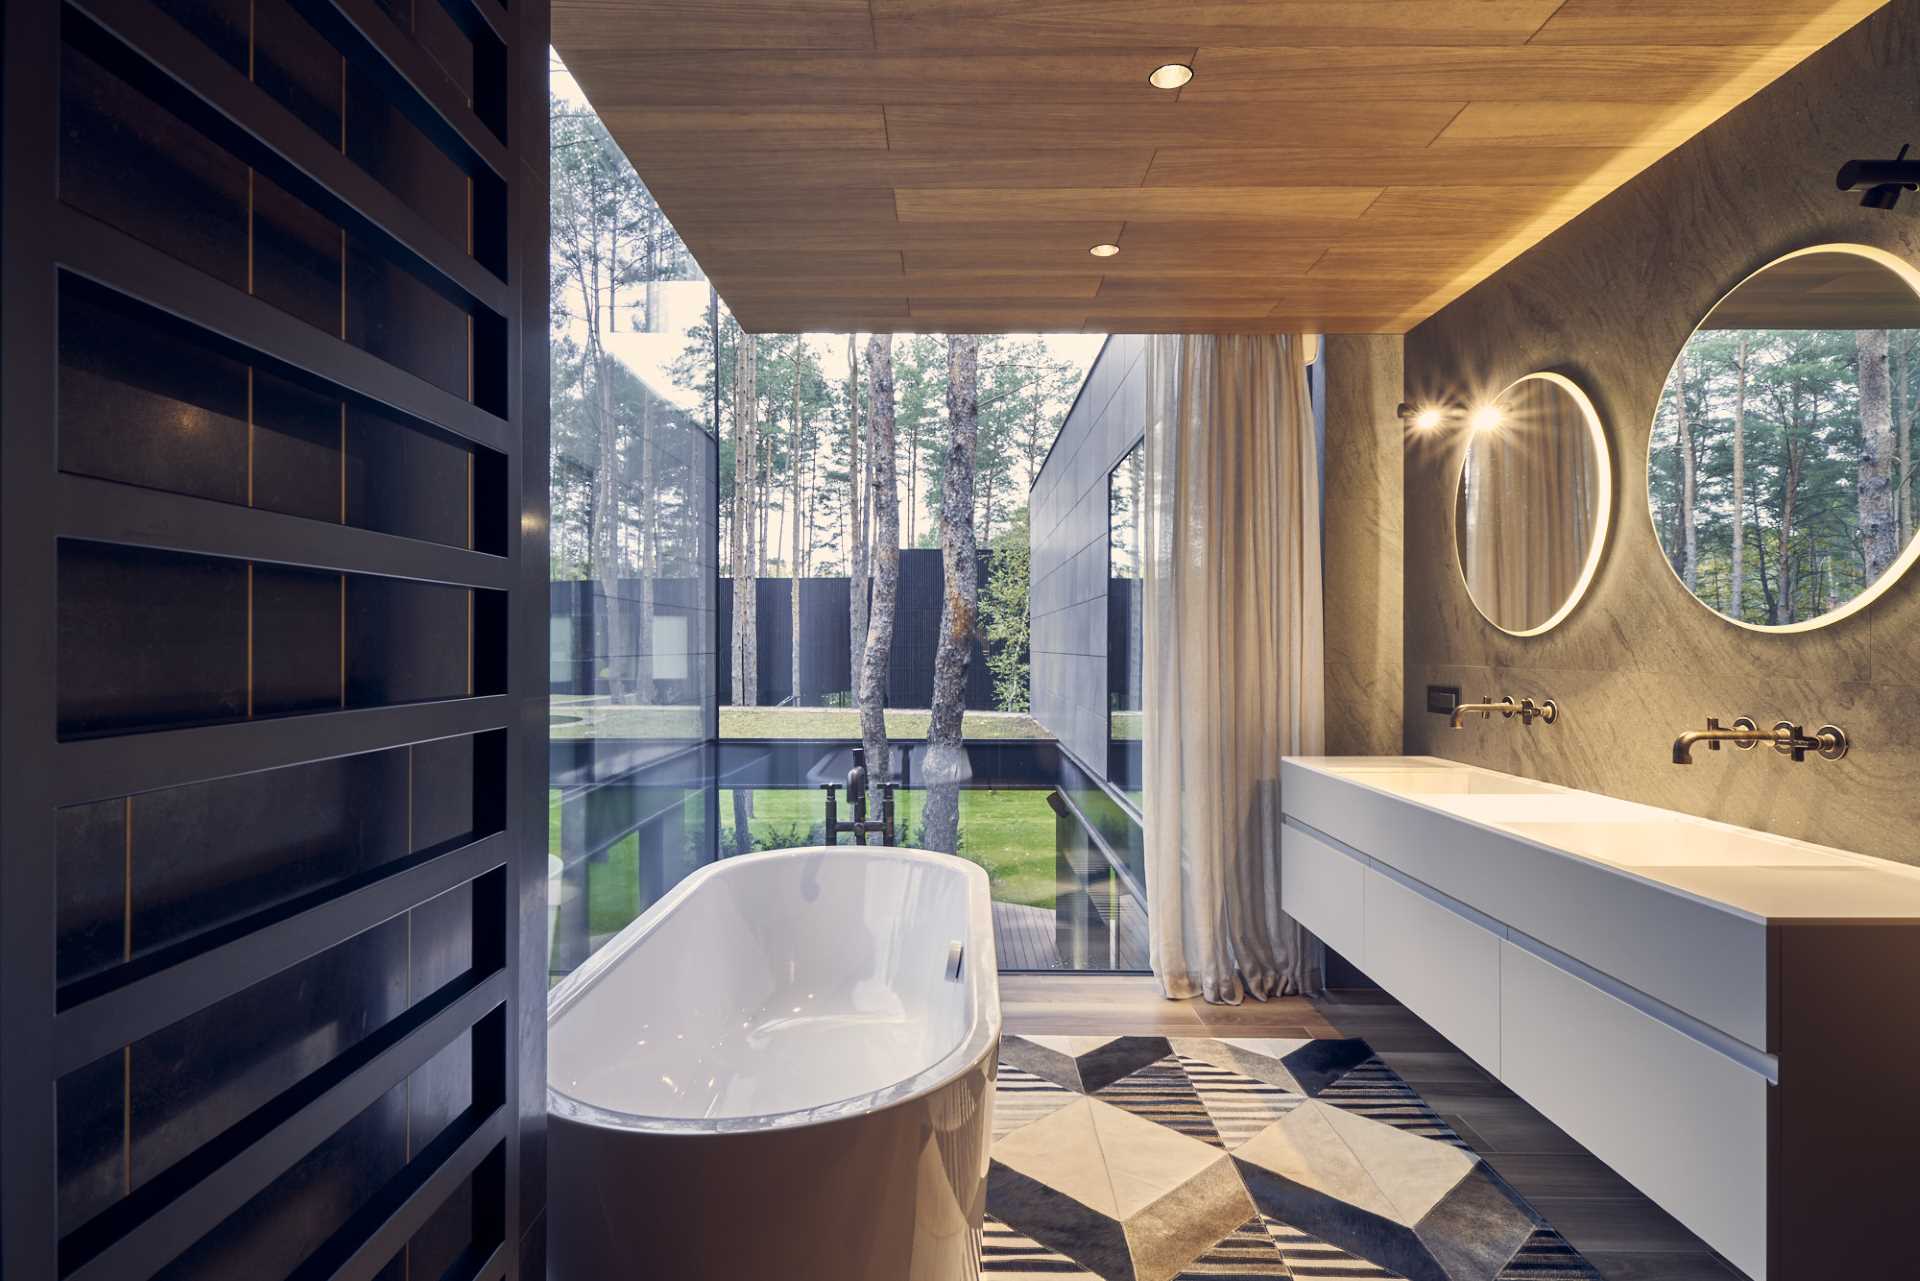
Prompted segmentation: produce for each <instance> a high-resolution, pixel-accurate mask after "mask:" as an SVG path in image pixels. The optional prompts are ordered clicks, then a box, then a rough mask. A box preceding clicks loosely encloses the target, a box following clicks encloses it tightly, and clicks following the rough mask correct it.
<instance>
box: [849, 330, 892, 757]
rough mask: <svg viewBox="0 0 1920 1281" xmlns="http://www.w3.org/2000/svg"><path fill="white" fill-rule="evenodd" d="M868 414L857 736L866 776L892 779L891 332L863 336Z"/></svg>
mask: <svg viewBox="0 0 1920 1281" xmlns="http://www.w3.org/2000/svg"><path fill="white" fill-rule="evenodd" d="M867 380H868V382H867V385H868V387H869V388H870V391H871V395H872V397H873V403H872V405H871V406H869V409H868V413H869V416H870V421H871V424H872V431H873V435H872V437H871V440H870V442H869V443H870V445H871V449H870V451H869V452H870V455H871V457H872V459H873V495H872V498H871V500H870V501H871V505H872V508H873V557H872V574H873V607H872V611H871V613H870V614H869V616H868V619H867V649H866V653H865V654H864V655H862V656H861V662H860V688H859V703H860V738H861V741H862V743H864V745H865V746H866V749H867V775H868V777H869V778H872V779H875V780H879V779H885V778H891V777H892V774H893V771H892V762H891V761H890V760H889V759H888V756H887V720H886V715H887V713H886V708H887V670H888V659H889V658H890V657H891V651H892V649H893V611H894V604H895V602H896V600H897V599H898V597H899V594H900V488H899V476H898V474H897V473H898V464H897V461H896V459H895V457H894V439H893V335H892V334H875V335H873V336H872V337H871V338H869V339H867Z"/></svg>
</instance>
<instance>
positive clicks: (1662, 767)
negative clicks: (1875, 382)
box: [1405, 0, 1920, 863]
mask: <svg viewBox="0 0 1920 1281" xmlns="http://www.w3.org/2000/svg"><path fill="white" fill-rule="evenodd" d="M1907 141H1912V142H1914V143H1916V144H1920V0H1894V3H1892V4H1890V5H1888V6H1887V7H1886V8H1885V9H1882V10H1880V11H1879V12H1878V13H1876V14H1875V15H1874V16H1873V17H1871V18H1869V19H1867V20H1866V21H1865V22H1863V23H1862V24H1861V25H1860V26H1858V27H1856V28H1855V29H1854V30H1852V31H1851V32H1849V33H1848V34H1846V35H1845V36H1843V37H1841V38H1840V39H1839V40H1838V41H1836V42H1835V43H1834V44H1832V45H1830V46H1828V47H1827V48H1826V49H1823V50H1821V51H1820V52H1818V53H1816V54H1815V55H1814V56H1813V57H1811V58H1810V59H1808V60H1807V61H1806V62H1805V63H1804V64H1802V65H1801V66H1800V67H1799V68H1797V69H1796V70H1795V71H1793V72H1791V73H1790V74H1788V75H1787V76H1785V77H1784V78H1782V79H1781V80H1779V81H1777V82H1776V83H1774V84H1773V85H1771V86H1769V87H1768V88H1767V89H1765V90H1763V91H1762V92H1761V93H1759V94H1758V95H1756V96H1755V97H1754V98H1752V99H1750V100H1749V101H1748V102H1746V103H1745V104H1743V105H1742V106H1740V107H1738V108H1736V109H1735V110H1734V111H1732V112H1731V113H1729V114H1728V115H1727V116H1726V117H1725V118H1723V119H1722V120H1721V121H1719V122H1718V123H1717V124H1715V125H1713V126H1712V127H1711V128H1709V129H1707V130H1705V131H1704V132H1703V133H1701V134H1700V135H1699V136H1698V137H1696V138H1694V139H1693V140H1692V141H1690V142H1689V143H1687V144H1686V145H1685V146H1683V147H1681V148H1680V149H1679V150H1677V151H1676V152H1674V153H1673V154H1672V155H1670V156H1668V157H1666V158H1665V159H1664V160H1662V161H1661V162H1659V163H1658V164H1657V165H1655V166H1653V167H1652V168H1651V169H1649V170H1648V171H1647V172H1645V173H1644V174H1642V175H1640V176H1639V177H1638V178H1636V179H1635V180H1634V181H1633V182H1631V183H1629V184H1628V185H1627V186H1625V187H1623V188H1622V189H1621V190H1619V191H1618V192H1615V193H1614V194H1613V195H1612V196H1610V197H1608V198H1607V199H1606V200H1604V201H1602V202H1601V203H1600V204H1599V205H1597V206H1595V207H1594V208H1593V209H1591V210H1589V211H1588V212H1587V213H1585V214H1583V215H1582V216H1580V217H1579V218H1578V219H1576V220H1575V221H1573V222H1572V223H1570V224H1569V225H1568V226H1566V227H1564V228H1562V229H1561V230H1560V231H1558V232H1557V233H1555V234H1554V235H1553V236H1551V237H1549V238H1548V239H1547V240H1546V241H1544V242H1543V243H1541V244H1540V245H1538V246H1536V247H1535V248H1534V249H1532V250H1531V251H1529V252H1528V253H1526V254H1525V255H1523V256H1522V257H1521V258H1519V259H1518V260H1517V261H1515V262H1514V263H1512V264H1511V265H1509V266H1508V267H1507V268H1505V269H1504V270H1502V271H1501V272H1499V273H1498V274H1497V275H1495V276H1494V277H1493V278H1492V279H1490V280H1488V281H1487V282H1485V283H1484V284H1482V285H1481V286H1479V287H1478V288H1476V289H1474V290H1473V291H1471V292H1470V293H1468V294H1467V295H1465V296H1464V297H1463V298H1461V299H1460V300H1458V301H1456V302H1455V303H1453V304H1452V305H1451V306H1449V307H1447V308H1446V309H1445V310H1443V311H1441V312H1440V313H1439V314H1438V315H1436V316H1434V317H1433V318H1432V319H1430V320H1428V321H1427V322H1426V323H1424V324H1423V325H1421V326H1420V327H1419V328H1417V329H1416V330H1415V331H1414V332H1413V333H1411V334H1410V335H1408V337H1407V343H1406V376H1407V387H1408V391H1409V392H1410V393H1412V394H1413V395H1414V396H1416V397H1417V396H1421V395H1436V394H1444V393H1448V392H1453V393H1456V394H1462V395H1466V396H1469V397H1471V396H1473V395H1475V394H1476V393H1478V394H1487V393H1490V392H1494V391H1497V390H1498V389H1499V388H1501V387H1503V386H1505V385H1506V384H1507V383H1508V382H1510V381H1512V380H1513V379H1515V378H1517V377H1519V376H1520V375H1522V374H1525V373H1528V372H1530V371H1533V370H1541V369H1546V370H1555V371H1558V372H1560V373H1563V374H1565V375H1567V376H1568V377H1570V378H1572V379H1574V380H1575V381H1577V382H1578V383H1579V384H1580V385H1581V386H1582V387H1584V388H1585V389H1586V391H1587V393H1588V395H1590V396H1591V397H1592V398H1593V401H1594V404H1595V405H1596V406H1597V407H1598V409H1599V411H1600V415H1601V418H1602V421H1603V423H1604V424H1605V428H1606V434H1607V439H1608V443H1609V447H1610V452H1611V455H1612V459H1613V464H1614V469H1615V481H1616V484H1615V499H1614V508H1613V528H1612V534H1611V540H1610V544H1609V546H1608V548H1607V551H1606V555H1605V558H1604V560H1603V561H1602V563H1601V566H1600V570H1599V573H1598V575H1597V576H1596V578H1595V580H1594V582H1593V586H1592V588H1591V590H1590V591H1589V593H1588V595H1587V597H1586V599H1585V601H1584V602H1583V603H1582V604H1581V605H1580V607H1579V608H1578V609H1576V610H1575V611H1574V613H1573V614H1572V615H1571V616H1570V617H1569V618H1568V619H1567V621H1566V622H1564V623H1563V624H1561V626H1560V627H1558V628H1557V629H1555V630H1554V631H1552V632H1550V633H1548V634H1547V635H1545V636H1540V637H1534V638H1527V639H1522V638H1516V637H1511V636H1507V635H1504V634H1502V633H1501V632H1498V631H1496V630H1495V629H1494V628H1493V627H1492V626H1490V625H1489V624H1487V623H1486V622H1485V621H1484V620H1483V619H1482V618H1481V617H1480V615H1479V614H1478V613H1476V612H1475V610H1474V608H1473V605H1472V604H1471V602H1469V601H1468V599H1467V595H1466V591H1465V589H1464V587H1463V586H1462V584H1461V581H1460V575H1459V568H1458V564H1457V560H1456V557H1455V553H1454V545H1453V537H1452V530H1451V513H1452V509H1453V495H1454V485H1455V481H1456V479H1457V475H1458V470H1459V466H1460V454H1461V450H1462V449H1463V447H1464V443H1465V442H1464V440H1463V438H1462V437H1461V436H1460V434H1458V433H1449V434H1447V435H1444V436H1435V437H1432V438H1425V439H1415V440H1411V441H1410V442H1409V447H1408V451H1407V456H1406V470H1405V478H1406V546H1407V550H1406V567H1405V572H1406V684H1405V700H1406V701H1405V715H1406V745H1407V748H1408V750H1410V751H1414V752H1431V753H1434V754H1437V755H1443V756H1450V757H1454V758H1456V759H1460V760H1466V761H1472V762H1475V763H1478V764H1483V765H1488V766H1491V767H1494V768H1496V769H1502V770H1508V771H1511V772H1514V773H1518V774H1525V775H1529V776H1532V777H1536V778H1543V779H1548V780H1551V781H1553V782H1557V783H1564V784H1569V785H1572V786H1575V787H1582V788H1589V789H1592V790H1594V791H1598V792H1604V793H1608V794H1610V795H1614V796H1621V797H1626V798H1630V799H1633V800H1639V801H1646V802H1650V803H1653V804H1657V805H1663V806H1668V807H1671V808H1674V809H1679V810H1685V811H1690V812H1693V813H1696V814H1701V815H1706V816H1708V817H1712V818H1717V819H1725V820H1727V821H1730V822H1735V823H1740V824H1744V825H1747V826H1752V827H1758V828H1762V829H1765V830H1770V831H1775V832H1780V833H1784V834H1787V835H1791V836H1797V837H1803V838H1806V839H1810V840H1816V841H1821V842H1825V843H1829V844H1834V845H1839V846H1842V847H1846V848H1850V849H1855V850H1859V851H1862V852H1865V853H1869V854H1876V855H1880V856H1882V857H1886V858H1892V859H1899V860H1902V861H1905V862H1912V863H1920V840H1917V839H1916V838H1915V835H1914V833H1915V830H1916V828H1920V787H1916V782H1917V781H1920V574H1909V575H1908V576H1907V578H1906V579H1905V581H1903V582H1901V583H1898V584H1896V585H1895V586H1894V587H1893V589H1892V590H1891V591H1890V592H1889V593H1888V594H1887V595H1886V596H1884V597H1882V598H1881V599H1880V600H1879V601H1878V602H1876V603H1875V604H1874V605H1873V606H1871V607H1870V608H1868V609H1866V610H1864V611H1862V612H1861V613H1860V614H1858V615H1856V616H1854V617H1853V618H1850V619H1847V620H1845V621H1843V622H1841V623H1839V624H1837V625H1835V626H1832V627H1828V628H1825V629H1823V630H1820V631H1817V632H1812V633H1808V634H1804V635H1788V636H1777V635H1763V634H1754V633H1751V632H1746V631H1742V630H1740V629H1738V628H1736V627H1734V626H1732V625H1731V624H1729V623H1726V622H1724V621H1722V620H1721V619H1719V618H1718V617H1717V616H1715V615H1714V614H1712V613H1710V612H1709V611H1708V610H1707V609H1706V608H1705V607H1704V606H1702V605H1700V604H1699V603H1697V602H1696V601H1694V600H1693V599H1692V598H1691V597H1690V596H1689V595H1688V594H1687V593H1686V591H1685V589H1683V588H1682V587H1681V586H1680V584H1679V583H1678V582H1677V581H1676V580H1675V579H1674V577H1673V576H1672V574H1671V573H1670V572H1669V571H1668V570H1667V568H1666V565H1665V563H1664V559H1663V557H1662V554H1661V551H1660V548H1659V546H1658V544H1657V543H1656V542H1655V540H1654V534H1653V529H1652V526H1651V523H1650V521H1649V519H1648V514H1647V493H1646V446H1647V431H1648V425H1649V423H1650V422H1651V420H1652V416H1653V413H1654V409H1655V406H1656V404H1657V402H1658V399H1659V396H1660V391H1661V388H1662V385H1663V384H1664V382H1665V379H1666V375H1667V370H1668V368H1669V367H1670V366H1671V364H1672V363H1673V360H1674V357H1675V356H1676V355H1677V354H1678V352H1679V350H1680V348H1681V346H1682V345H1683V344H1684V343H1685V342H1686V340H1687V337H1688V335H1689V334H1690V332H1691V330H1692V327H1693V325H1694V324H1695V322H1696V321H1697V320H1698V319H1699V318H1700V316H1702V315H1703V314H1704V313H1705V312H1706V311H1707V309H1708V308H1709V307H1711V306H1712V305H1713V303H1714V302H1715V301H1716V300H1718V298H1719V297H1720V296H1721V294H1722V293H1724V292H1725V291H1726V290H1727V289H1729V288H1730V287H1732V286H1733V285H1734V284H1735V283H1737V282H1738V281H1739V280H1740V279H1741V278H1742V277H1744V276H1745V275H1746V274H1747V273H1749V272H1750V271H1753V270H1755V269H1756V268H1758V267H1760V266H1762V265H1764V264H1765V263H1766V262H1768V261H1769V260H1771V259H1772V258H1774V257H1776V256H1778V255H1779V254H1782V253H1785V252H1786V251H1788V250H1792V249H1797V248H1800V247H1802V246H1805V245H1811V244H1817V243H1822V242H1832V241H1850V242H1855V243H1861V244H1869V245H1875V246H1878V247H1879V248H1882V249H1885V250H1887V251H1889V252H1892V253H1894V254H1897V255H1899V256H1901V257H1903V258H1905V259H1907V260H1908V261H1910V262H1916V263H1920V200H1917V199H1915V198H1914V197H1913V196H1909V197H1907V199H1906V200H1905V201H1903V202H1902V204H1901V207H1900V208H1899V209H1898V210H1896V211H1893V212H1880V211H1875V210H1870V209H1862V208H1860V206H1859V204H1858V197H1857V196H1848V195H1844V194H1842V193H1839V192H1837V191H1835V190H1834V185H1833V175H1834V171H1835V170H1836V169H1837V168H1838V167H1839V165H1840V163H1841V162H1842V161H1844V160H1847V159H1849V158H1852V157H1855V156H1891V155H1892V154H1893V153H1894V152H1895V151H1896V150H1897V149H1898V148H1899V146H1900V144H1901V143H1903V142H1907ZM1429 683H1434V684H1453V685H1460V686H1462V687H1463V692H1464V693H1465V694H1466V695H1467V696H1469V697H1474V698H1477V697H1478V696H1479V695H1481V694H1486V693H1492V694H1495V695H1499V694H1502V693H1507V694H1512V695H1513V696H1514V697H1515V698H1518V697H1520V696H1521V695H1525V694H1531V695H1534V696H1535V697H1543V696H1544V697H1552V698H1555V699H1557V700H1559V702H1560V704H1561V706H1562V708H1563V709H1564V711H1565V716H1564V718H1563V719H1562V720H1561V722H1560V723H1559V724H1557V725H1554V726H1552V727H1542V726H1540V725H1535V726H1534V727H1533V728H1532V729H1531V730H1528V729H1524V728H1522V727H1521V726H1520V725H1519V723H1518V722H1517V721H1512V722H1503V721H1500V720H1498V719H1495V720H1493V721H1491V722H1481V721H1478V720H1475V721H1473V722H1472V723H1471V724H1470V726H1469V727H1468V728H1467V729H1465V730H1462V731H1460V732H1458V733H1453V732H1450V731H1449V730H1448V729H1447V725H1446V720H1445V718H1443V717H1439V716H1433V715H1429V714H1428V713H1427V712H1426V711H1425V687H1426V685H1427V684H1429ZM1742 714H1745V715H1751V716H1752V717H1754V719H1755V720H1757V721H1760V722H1761V723H1762V724H1771V723H1772V722H1774V721H1775V720H1779V719H1786V718H1790V719H1793V720H1796V721H1798V720H1802V719H1804V720H1805V721H1806V722H1808V723H1809V724H1811V725H1818V724H1820V723H1821V722H1824V721H1831V722H1834V723H1837V724H1839V725H1841V726H1842V727H1844V728H1845V729H1846V730H1847V731H1848V732H1849V733H1850V734H1852V735H1853V738H1854V744H1855V746H1854V750H1853V753H1852V755H1850V756H1849V757H1848V758H1847V759H1846V760H1844V761H1842V762H1839V763H1837V764H1836V763H1831V762H1826V761H1809V762H1807V763H1805V764H1798V765H1796V764H1794V763H1792V762H1791V761H1789V760H1787V759H1785V758H1784V757H1780V756H1777V755H1775V754H1773V753H1761V752H1754V753H1737V752H1720V753H1705V752H1702V753H1701V754H1700V759H1699V761H1698V763H1696V764H1695V765H1693V766H1692V767H1690V768H1685V769H1683V768H1680V767H1677V766H1675V765H1673V764H1671V763H1670V761H1669V746H1670V744H1671V742H1672V740H1673V737H1674V735H1675V734H1677V733H1678V732H1679V731H1680V730H1682V729H1686V728H1690V727H1696V726H1698V725H1700V724H1701V723H1702V722H1703V721H1704V719H1705V718H1706V717H1708V716H1716V715H1717V716H1719V717H1721V718H1722V720H1723V721H1725V720H1730V719H1731V718H1733V717H1735V716H1738V715H1742Z"/></svg>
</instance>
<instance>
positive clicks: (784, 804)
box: [547, 788, 1054, 935]
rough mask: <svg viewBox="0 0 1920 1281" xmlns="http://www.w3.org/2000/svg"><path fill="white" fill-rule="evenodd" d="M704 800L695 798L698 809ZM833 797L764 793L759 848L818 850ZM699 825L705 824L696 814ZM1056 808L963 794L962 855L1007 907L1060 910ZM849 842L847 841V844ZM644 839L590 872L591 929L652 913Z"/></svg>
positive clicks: (917, 806)
mask: <svg viewBox="0 0 1920 1281" xmlns="http://www.w3.org/2000/svg"><path fill="white" fill-rule="evenodd" d="M924 801H925V793H923V792H919V791H911V792H901V793H900V794H899V813H898V820H899V823H900V829H901V841H902V843H907V842H909V841H911V840H912V839H913V838H914V837H915V836H916V835H917V834H918V832H919V827H920V810H921V806H922V804H923V803H924ZM699 803H700V798H699V797H698V796H697V795H695V796H690V797H689V798H688V804H689V805H693V806H697V805H698V804H699ZM825 804H826V802H825V799H824V798H823V797H822V796H821V794H820V793H819V792H817V791H799V790H790V789H777V790H776V789H768V788H761V789H759V790H757V791H755V792H754V794H753V818H752V820H751V822H750V826H749V830H750V831H752V833H753V843H754V846H755V848H757V849H778V848H783V847H787V846H793V845H805V844H812V843H816V842H817V841H818V836H817V835H816V833H817V831H818V829H819V827H820V824H821V821H822V819H823V816H824V809H825ZM689 817H690V819H692V820H693V822H694V823H695V824H697V822H698V819H697V818H693V816H691V815H690V816H689ZM1053 822H1054V818H1053V810H1052V809H1050V808H1049V807H1048V805H1047V794H1046V793H1045V792H1044V791H988V790H984V789H983V790H979V791H963V792H961V793H960V846H961V848H960V855H961V857H963V858H966V859H970V860H971V861H973V862H975V863H978V864H980V866H982V867H984V868H985V869H986V870H987V877H988V879H989V880H990V881H991V882H992V885H993V897H994V898H995V899H996V900H998V901H1000V902H1003V903H1024V904H1027V905H1029V906H1032V907H1044V908H1052V906H1053V895H1054V853H1053ZM720 823H721V831H720V848H722V849H724V850H728V851H731V850H732V849H733V847H734V841H733V794H732V793H731V792H727V791H723V792H721V793H720ZM842 839H843V840H845V839H846V838H842ZM639 849H640V846H639V838H638V837H637V836H628V837H626V838H625V839H623V840H621V841H620V842H618V843H617V844H615V845H614V846H613V847H612V848H611V849H609V850H608V851H607V854H606V857H605V858H604V859H602V860H598V861H596V862H594V863H593V864H592V865H591V867H590V869H589V871H588V905H587V920H588V925H587V928H588V930H589V932H591V933H592V934H595V935H605V934H611V933H613V932H614V931H616V930H618V929H620V928H621V927H622V926H624V925H626V924H627V923H628V922H629V921H631V920H633V918H634V917H636V916H638V915H639V914H640V912H641V911H642V910H643V909H644V908H645V907H646V904H645V903H643V902H642V901H641V898H642V893H641V886H640V871H639ZM547 850H548V852H549V853H552V854H558V853H559V852H560V793H559V791H558V790H557V789H555V790H552V791H549V792H548V794H547Z"/></svg>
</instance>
